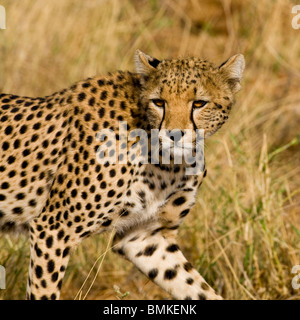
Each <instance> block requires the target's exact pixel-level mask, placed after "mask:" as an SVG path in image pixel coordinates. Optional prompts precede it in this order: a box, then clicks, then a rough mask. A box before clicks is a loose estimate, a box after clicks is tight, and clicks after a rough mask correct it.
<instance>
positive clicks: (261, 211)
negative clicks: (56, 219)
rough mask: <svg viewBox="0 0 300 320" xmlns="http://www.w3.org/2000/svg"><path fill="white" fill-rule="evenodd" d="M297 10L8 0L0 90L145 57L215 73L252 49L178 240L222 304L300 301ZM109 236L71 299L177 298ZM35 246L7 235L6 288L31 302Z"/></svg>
mask: <svg viewBox="0 0 300 320" xmlns="http://www.w3.org/2000/svg"><path fill="white" fill-rule="evenodd" d="M295 4H297V3H296V2H294V1H289V0H277V1H276V0H261V1H252V0H244V1H239V0H210V1H208V0H148V1H146V0H84V1H83V0H81V1H75V0H64V1H61V0H51V1H47V0H22V1H19V0H2V1H1V5H3V6H4V7H5V8H6V21H7V22H6V30H0V59H1V60H0V61H1V62H0V92H5V93H14V94H18V95H27V96H43V95H48V94H51V93H52V92H54V91H57V90H60V89H62V88H64V87H68V86H70V85H71V84H72V83H73V82H75V81H77V80H80V79H83V78H85V77H90V76H93V75H95V74H103V73H106V72H108V71H114V70H116V69H121V70H124V69H129V70H131V71H133V55H134V51H135V50H136V49H137V48H139V49H141V50H143V51H145V52H147V53H149V54H150V55H152V56H155V57H157V58H159V59H163V58H175V57H183V56H188V55H190V56H199V57H203V58H207V59H209V60H211V61H213V62H215V63H216V64H220V63H222V62H223V61H224V60H226V59H227V58H229V57H230V56H231V55H233V54H235V53H238V52H240V53H243V54H244V55H245V58H246V70H245V74H244V79H243V87H242V90H241V92H240V93H239V94H238V97H237V104H236V106H235V108H234V110H233V112H232V116H231V117H230V119H229V121H228V123H227V124H226V125H225V126H224V127H223V129H222V130H220V132H219V133H217V134H216V135H214V136H213V137H211V138H210V139H209V140H208V141H207V146H206V162H207V168H208V176H207V178H206V179H205V181H204V184H203V186H202V187H201V190H200V192H199V195H198V198H197V204H196V207H195V209H194V210H193V211H192V213H191V214H190V215H189V216H188V217H187V218H186V221H185V223H184V225H183V226H182V228H181V229H180V234H179V237H180V239H179V243H180V244H181V247H182V249H183V251H184V253H185V255H186V256H187V257H188V258H189V259H190V261H191V262H192V263H193V264H194V266H195V267H196V268H197V269H198V270H199V271H200V272H201V273H202V274H203V275H204V277H205V278H206V279H207V281H208V282H209V283H210V284H211V285H212V286H213V287H214V288H215V289H216V290H217V291H218V293H220V294H222V295H223V297H224V298H225V299H300V289H299V290H294V289H293V288H292V285H291V281H292V278H293V276H294V275H293V274H291V269H292V267H293V266H294V265H297V264H300V183H299V180H300V179H299V178H300V166H299V164H300V145H299V133H300V132H299V126H300V92H299V79H300V41H299V40H300V29H299V30H294V29H293V28H292V26H291V21H292V18H293V15H292V13H291V10H292V7H293V6H294V5H295ZM110 237H111V235H110V234H107V235H100V236H96V237H92V238H90V239H88V240H85V241H84V242H83V244H82V245H81V246H80V247H79V248H78V249H77V250H76V252H75V253H74V254H73V256H72V258H71V261H70V264H69V268H68V270H67V273H66V277H65V279H64V284H63V290H62V298H63V299H74V298H76V299H83V298H85V299H162V298H168V294H166V293H165V292H164V291H162V290H161V289H159V288H158V287H157V286H156V285H155V284H153V283H152V282H150V281H148V280H147V278H146V277H144V276H143V275H141V274H140V273H139V271H137V270H136V269H135V268H134V267H133V266H132V265H131V264H130V263H128V262H126V261H124V260H122V259H121V258H119V257H117V256H116V255H115V254H113V253H112V252H111V250H109V248H110V241H109V240H110ZM28 263H29V245H28V241H27V239H26V238H25V237H24V238H23V237H20V238H18V239H15V238H14V237H10V236H3V235H0V264H1V265H4V266H5V267H6V271H7V289H6V290H1V291H0V299H23V298H24V297H25V291H26V274H27V269H28Z"/></svg>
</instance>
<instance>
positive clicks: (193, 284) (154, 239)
mask: <svg viewBox="0 0 300 320" xmlns="http://www.w3.org/2000/svg"><path fill="white" fill-rule="evenodd" d="M175 235H176V231H174V230H170V229H167V228H164V227H162V226H161V225H160V224H159V223H157V222H156V223H152V224H150V225H149V226H147V228H144V229H142V228H141V229H135V230H134V231H130V232H128V233H126V234H125V235H123V236H118V235H116V237H115V243H116V245H115V246H114V251H116V252H118V253H119V254H121V255H123V256H125V257H126V258H127V259H128V260H130V261H131V262H132V263H133V264H135V265H136V267H137V268H138V269H140V270H141V271H142V272H143V273H144V274H146V275H147V276H148V277H149V278H150V279H151V280H153V281H154V282H155V283H156V284H157V285H159V286H160V287H161V288H163V289H164V290H166V291H167V292H169V293H170V294H171V295H172V296H173V297H174V298H175V299H180V300H183V299H186V300H189V299H193V300H196V299H197V300H198V299H200V300H216V299H217V300H220V299H222V297H220V296H219V295H217V294H216V293H215V292H214V290H213V289H212V288H211V287H210V286H209V285H208V284H207V283H206V281H205V280H204V279H203V277H202V276H201V275H200V274H199V273H198V272H197V271H196V270H195V269H194V268H193V267H192V265H191V263H189V262H188V261H187V260H186V258H185V257H184V255H183V254H182V252H181V251H180V249H179V247H178V245H177V243H176V240H175Z"/></svg>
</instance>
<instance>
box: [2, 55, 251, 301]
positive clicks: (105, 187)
mask: <svg viewBox="0 0 300 320" xmlns="http://www.w3.org/2000/svg"><path fill="white" fill-rule="evenodd" d="M244 65H245V62H244V57H243V55H241V54H237V55H234V56H232V57H231V58H230V59H228V60H227V61H226V62H224V63H223V64H221V65H220V66H216V65H214V64H213V63H211V62H209V61H207V60H201V59H199V58H180V59H165V60H158V59H156V58H153V57H151V56H149V55H147V54H145V53H143V52H142V51H140V50H137V51H136V53H135V72H134V73H132V72H129V71H117V72H114V73H108V74H107V75H105V76H96V77H93V78H88V79H86V80H83V81H79V82H77V83H76V84H74V85H72V86H71V87H70V88H68V89H64V90H62V91H60V92H56V93H54V94H52V95H49V96H46V97H43V98H31V97H20V96H16V95H12V94H1V95H0V106H1V107H0V137H1V141H0V150H1V158H0V231H1V232H2V233H5V232H27V233H28V235H29V237H30V264H29V275H28V284H27V299H42V300H44V299H45V300H46V299H51V300H55V299H59V297H60V289H61V286H62V281H63V277H64V273H65V270H66V268H67V264H68V260H69V258H70V254H71V253H72V251H73V250H74V248H76V246H78V245H79V244H80V242H81V241H82V240H83V239H85V238H87V237H89V236H91V235H93V234H98V233H101V232H104V231H114V232H115V236H114V242H113V250H114V251H115V252H116V253H118V254H120V255H121V256H123V257H124V258H126V259H127V260H129V261H131V262H132V263H133V264H134V265H135V266H136V267H137V268H138V269H139V270H140V271H141V272H142V273H144V274H145V275H146V276H148V277H149V279H151V280H152V281H153V282H155V283H156V284H157V285H158V286H160V287H161V288H163V289H164V290H165V291H167V292H168V293H169V294H170V295H171V296H172V297H173V298H175V299H186V300H190V299H200V300H213V299H222V298H221V296H219V295H218V294H217V293H216V292H215V291H214V290H213V289H212V288H211V287H210V286H209V285H208V284H207V282H206V281H205V280H204V278H203V277H202V276H201V275H200V274H199V273H198V272H197V270H196V269H195V268H194V267H193V266H192V264H191V263H190V262H188V261H187V260H186V258H185V257H184V255H183V253H182V252H181V250H180V249H179V246H178V244H177V240H176V236H177V232H178V228H179V226H180V225H181V224H182V222H183V220H184V218H185V217H186V216H187V214H188V213H189V211H190V210H191V208H192V207H193V205H194V203H195V197H196V192H197V190H198V188H199V187H200V185H201V183H202V180H203V178H204V177H205V176H206V172H207V171H206V169H205V164H204V160H203V161H202V163H203V165H202V167H201V170H199V172H197V174H186V169H187V167H188V166H191V167H195V164H187V163H186V162H184V161H183V162H182V163H181V164H177V163H175V161H174V155H175V152H173V153H172V152H170V161H169V163H167V164H165V163H163V162H162V154H163V150H164V147H163V144H162V141H167V142H168V143H169V145H171V146H173V147H174V146H175V145H176V144H177V143H179V142H180V141H183V142H184V139H185V135H184V133H185V132H186V131H188V130H189V132H192V133H191V134H190V138H191V140H190V141H191V142H190V144H189V148H190V149H193V151H195V145H196V144H197V143H196V138H197V135H196V131H197V130H198V129H199V130H200V129H201V130H203V132H204V135H203V137H204V138H207V137H209V136H210V135H212V134H213V133H215V132H216V131H217V130H218V129H219V128H220V127H221V126H222V125H223V124H224V123H225V122H226V120H227V119H228V115H229V113H230V110H231V107H232V105H233V104H234V102H235V94H236V93H237V92H238V91H239V89H240V86H241V85H240V82H241V78H242V73H243V70H244ZM121 122H122V123H123V124H125V127H126V130H128V131H130V132H132V131H134V130H135V129H142V130H144V132H146V133H147V134H150V133H151V132H152V130H156V132H159V133H160V132H161V133H162V136H159V139H158V141H157V143H158V146H159V147H158V150H159V156H158V161H156V162H155V163H151V161H150V162H149V161H148V162H146V161H145V162H141V161H139V160H138V161H135V162H134V161H131V160H132V159H127V160H124V159H123V158H122V157H123V156H124V155H127V154H129V151H128V150H129V148H131V149H130V150H134V144H135V143H136V141H134V140H133V139H129V138H128V141H127V142H128V144H127V145H126V143H125V146H124V142H123V141H124V137H123V136H122V139H121V133H120V130H121V128H120V125H119V124H120V123H121ZM103 130H108V131H110V132H113V133H114V137H115V143H112V142H111V141H110V139H108V138H105V137H104V138H103V135H102V136H101V137H100V136H99V132H100V133H101V132H103ZM174 130H175V131H176V132H177V133H178V132H179V133H180V134H179V135H176V134H175V135H171V134H170V132H173V131H174ZM176 132H175V133H176ZM140 140H142V139H140ZM144 140H145V139H144ZM146 141H147V139H146ZM149 141H150V140H149V139H148V142H146V143H145V145H147V143H148V144H149ZM144 142H145V141H144ZM112 145H115V146H116V145H117V146H118V147H119V148H116V149H118V150H119V151H118V152H116V151H115V150H114V149H109V147H110V146H112ZM150 145H151V143H150ZM103 146H106V147H107V150H106V151H105V149H103V148H102V149H101V147H103ZM150 147H151V146H150ZM100 149H101V150H102V151H103V150H104V151H103V153H104V157H102V158H103V159H101V157H100V156H99V150H100ZM120 150H121V151H120ZM102 151H101V152H102ZM101 152H100V153H101ZM105 152H106V154H105ZM146 154H148V155H149V154H150V151H149V150H148V153H147V152H146ZM116 155H117V160H119V161H109V157H112V156H116ZM132 156H133V157H134V153H132ZM121 158H122V159H121ZM201 158H202V159H203V158H204V155H203V153H201ZM121 160H122V161H121Z"/></svg>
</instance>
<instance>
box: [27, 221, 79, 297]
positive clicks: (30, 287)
mask: <svg viewBox="0 0 300 320" xmlns="http://www.w3.org/2000/svg"><path fill="white" fill-rule="evenodd" d="M53 220H54V219H53ZM47 224H49V222H48V221H42V219H41V218H38V219H36V220H34V221H31V223H30V265H29V275H28V283H27V299H31V300H56V299H59V296H60V289H61V285H62V280H63V277H64V273H65V270H66V267H67V264H68V261H69V257H70V251H71V248H72V247H73V243H72V242H73V241H72V239H71V238H70V235H69V234H68V232H67V230H65V229H64V228H63V227H62V225H61V224H60V223H59V222H56V225H54V222H53V224H52V225H53V226H54V228H51V227H50V228H49V226H47Z"/></svg>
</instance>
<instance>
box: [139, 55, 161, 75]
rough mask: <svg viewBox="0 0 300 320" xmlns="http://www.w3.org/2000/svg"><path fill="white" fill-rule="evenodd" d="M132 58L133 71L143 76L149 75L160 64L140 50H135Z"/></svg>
mask: <svg viewBox="0 0 300 320" xmlns="http://www.w3.org/2000/svg"><path fill="white" fill-rule="evenodd" d="M134 58H135V59H134V60H135V71H136V72H137V73H140V74H143V75H147V74H149V73H150V72H151V71H153V70H155V69H156V67H157V66H158V65H159V64H160V61H159V60H158V59H156V58H153V57H150V56H148V55H147V54H145V53H144V52H142V51H140V50H136V52H135V57H134Z"/></svg>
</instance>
